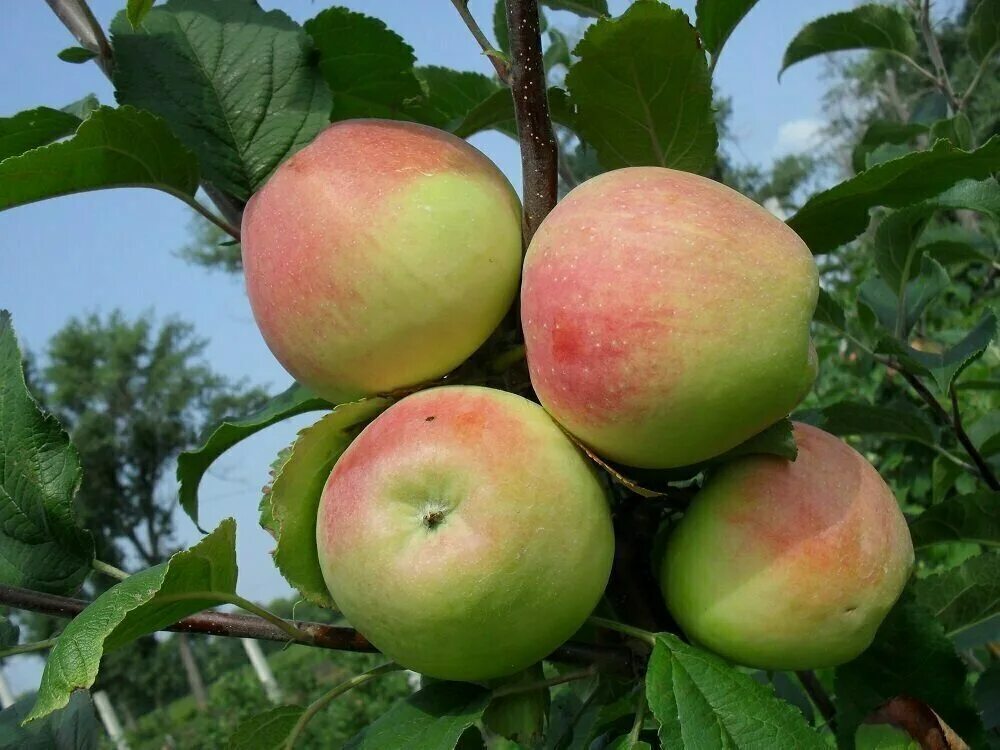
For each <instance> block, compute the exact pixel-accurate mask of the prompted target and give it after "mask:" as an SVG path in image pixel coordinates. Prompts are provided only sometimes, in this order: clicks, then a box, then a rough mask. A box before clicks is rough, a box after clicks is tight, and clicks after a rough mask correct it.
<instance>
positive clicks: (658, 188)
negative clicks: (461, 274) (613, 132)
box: [521, 167, 819, 468]
mask: <svg viewBox="0 0 1000 750" xmlns="http://www.w3.org/2000/svg"><path fill="white" fill-rule="evenodd" d="M817 278H818V277H817V272H816V265H815V262H814V261H813V257H812V255H811V254H810V252H809V249H808V248H807V247H806V246H805V244H804V243H803V242H802V240H801V239H799V237H798V235H796V234H795V233H794V232H793V231H792V230H791V229H789V228H788V227H787V226H786V225H785V224H784V223H783V222H781V221H779V220H778V219H777V218H775V217H774V216H772V215H771V214H770V213H768V212H767V211H766V210H765V209H763V208H761V207H760V206H758V205H757V204H756V203H754V202H753V201H751V200H749V199H748V198H745V197H743V196H742V195H740V194H739V193H737V192H736V191H734V190H731V189H729V188H727V187H726V186H724V185H721V184H720V183H717V182H714V181H712V180H708V179H706V178H704V177H699V176H697V175H693V174H688V173H686V172H678V171H675V170H671V169H664V168H661V167H632V168H627V169H619V170H616V171H613V172H608V173H605V174H603V175H600V176H598V177H595V178H593V179H591V180H588V181H587V182H585V183H583V184H582V185H580V186H579V187H577V188H575V189H574V190H573V191H572V192H570V194H569V195H567V196H566V198H565V199H564V200H563V201H562V202H560V203H559V204H558V205H557V206H556V208H555V209H554V210H553V211H552V213H550V214H549V215H548V216H547V217H546V219H545V220H544V221H543V222H542V225H541V227H540V228H539V229H538V232H537V233H536V234H535V236H534V238H533V239H532V241H531V245H530V247H529V248H528V253H527V256H526V258H525V266H524V280H523V285H522V288H521V319H522V323H523V326H524V335H525V344H526V347H527V357H528V367H529V370H530V374H531V383H532V385H533V386H534V388H535V392H536V393H537V394H538V397H539V399H540V400H541V402H542V405H543V406H545V408H546V409H547V410H548V411H549V413H550V414H552V415H553V416H554V417H555V418H556V420H557V421H558V422H559V423H561V424H562V425H563V426H564V427H565V428H566V429H568V430H569V431H570V432H571V433H573V434H574V435H575V436H576V437H578V438H579V439H580V440H582V441H583V442H584V443H586V444H587V445H588V446H590V447H591V448H592V449H593V450H594V451H595V452H596V453H599V454H600V455H602V456H605V457H607V458H610V459H612V460H614V461H618V462H621V463H624V464H628V465H630V466H638V467H643V468H673V467H677V466H685V465H688V464H693V463H697V462H699V461H703V460H706V459H708V458H712V457H713V456H716V455H719V454H721V453H723V452H725V451H727V450H729V449H730V448H733V447H734V446H736V445H738V444H739V443H741V442H743V441H744V440H746V439H747V438H749V437H751V436H752V435H754V434H756V433H758V432H760V431H761V430H762V429H764V428H765V427H767V426H768V425H770V424H772V423H774V422H775V421H777V420H778V419H780V418H782V417H784V416H785V415H786V414H788V413H789V412H790V411H791V410H792V409H793V408H794V407H795V405H796V404H798V403H799V401H800V400H801V399H802V398H803V397H804V396H805V394H806V393H807V392H808V391H809V389H810V388H811V387H812V382H813V380H814V379H815V376H816V359H815V352H814V351H813V350H812V347H811V343H810V340H809V321H810V320H811V318H812V314H813V310H814V309H815V307H816V299H817V295H818V290H819V287H818V281H817Z"/></svg>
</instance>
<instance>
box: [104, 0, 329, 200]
mask: <svg viewBox="0 0 1000 750" xmlns="http://www.w3.org/2000/svg"><path fill="white" fill-rule="evenodd" d="M111 32H112V37H111V41H112V47H113V49H114V55H115V71H114V84H115V96H117V97H118V101H119V102H121V103H123V104H132V105H134V106H136V107H140V108H142V109H147V110H149V111H150V112H153V113H155V114H157V115H159V116H160V117H162V118H163V119H164V120H166V121H167V123H168V124H169V125H170V129H171V130H172V131H173V132H174V133H175V134H176V135H177V137H178V138H179V139H180V140H181V141H182V142H183V143H184V144H185V145H187V147H188V148H189V149H191V151H193V152H194V153H195V154H196V155H197V156H198V163H199V164H200V165H201V172H202V176H203V177H204V179H205V180H206V181H207V182H209V183H211V184H212V185H214V186H215V187H216V188H218V189H219V190H221V191H223V192H225V193H227V194H229V195H232V196H233V197H235V198H237V199H238V200H240V201H246V200H247V199H248V198H249V197H250V195H251V194H252V193H253V192H254V191H255V190H257V188H259V187H260V186H261V185H262V184H263V183H264V181H265V180H266V179H267V178H268V176H269V175H270V174H271V172H273V171H274V169H275V167H277V166H278V164H280V163H281V162H282V161H283V160H284V159H285V158H286V157H288V156H290V155H291V154H293V153H295V152H296V151H297V150H298V149H300V148H301V147H302V146H304V145H305V144H307V143H308V142H309V141H311V140H312V139H313V136H315V135H316V134H317V133H318V132H319V131H320V130H321V129H322V128H323V126H325V125H326V124H327V122H328V121H329V115H330V91H329V89H328V88H327V85H326V83H325V81H323V79H322V76H321V75H320V73H319V71H318V70H317V69H316V68H315V66H313V65H311V64H310V59H311V57H310V55H311V54H312V49H311V44H310V41H309V38H308V37H307V36H306V35H305V33H304V32H303V31H302V29H300V28H299V26H298V25H297V24H296V23H295V22H294V21H292V20H291V19H290V18H289V17H288V16H286V15H285V14H284V13H281V12H280V11H268V12H265V11H263V10H261V9H260V7H258V5H257V3H255V2H252V0H230V2H225V3H218V2H213V0H169V2H167V3H165V4H163V5H157V6H155V7H154V8H153V9H152V10H150V11H149V13H148V14H147V15H146V17H145V19H144V20H143V22H142V26H141V27H140V28H138V29H133V28H132V26H131V25H130V24H129V22H128V21H127V20H126V17H125V14H124V13H119V14H118V16H117V17H116V18H115V20H114V21H113V22H112V24H111Z"/></svg>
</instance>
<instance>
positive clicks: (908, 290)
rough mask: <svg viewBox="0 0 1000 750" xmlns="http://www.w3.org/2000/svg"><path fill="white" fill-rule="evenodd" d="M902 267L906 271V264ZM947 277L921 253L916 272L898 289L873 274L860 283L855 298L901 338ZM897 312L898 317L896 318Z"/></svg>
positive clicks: (938, 266) (939, 267) (942, 269)
mask: <svg viewBox="0 0 1000 750" xmlns="http://www.w3.org/2000/svg"><path fill="white" fill-rule="evenodd" d="M905 270H906V271H909V267H908V266H907V267H906V269H905ZM950 281H951V279H950V278H949V277H948V272H947V271H945V270H944V267H943V266H942V265H941V264H940V263H938V262H937V261H936V260H934V259H933V258H926V257H925V258H922V259H921V261H920V272H919V273H918V274H916V275H915V276H914V277H913V278H911V279H910V281H908V282H907V283H906V285H905V286H904V287H903V288H902V290H901V292H897V290H895V289H892V288H891V287H890V286H889V285H888V284H887V283H886V282H885V279H883V278H881V277H878V276H876V277H873V278H870V279H866V280H865V281H864V282H863V283H862V284H861V287H860V289H859V292H858V301H859V302H863V303H864V304H866V305H867V306H868V307H869V308H870V309H871V311H872V312H873V313H875V317H876V318H878V321H879V323H880V324H881V325H882V326H883V327H884V328H885V329H886V330H888V331H890V332H892V333H893V335H895V336H896V337H898V338H901V337H903V336H906V335H907V334H908V333H909V332H910V331H911V330H912V329H913V326H915V325H916V324H917V321H918V320H920V317H921V316H922V315H923V314H924V311H925V310H926V309H927V306H928V305H930V303H931V302H933V301H934V299H935V298H936V297H937V296H938V295H939V294H941V292H943V291H944V290H945V289H947V288H948V284H949V283H950ZM901 297H902V301H900V298H901ZM900 313H902V319H900V318H899V315H900Z"/></svg>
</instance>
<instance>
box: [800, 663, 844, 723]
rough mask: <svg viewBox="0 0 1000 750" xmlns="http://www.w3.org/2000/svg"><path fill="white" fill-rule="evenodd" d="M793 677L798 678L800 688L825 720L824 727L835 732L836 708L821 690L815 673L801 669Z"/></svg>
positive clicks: (824, 691)
mask: <svg viewBox="0 0 1000 750" xmlns="http://www.w3.org/2000/svg"><path fill="white" fill-rule="evenodd" d="M795 675H796V676H797V677H798V678H799V682H801V683H802V687H803V688H804V689H805V691H806V693H807V694H808V695H809V698H810V699H811V700H812V702H813V704H814V705H815V706H816V708H818V709H819V712H820V713H821V714H822V715H823V718H824V719H826V725H827V726H828V727H829V728H830V730H831V731H834V732H835V731H836V730H837V708H836V707H835V706H834V705H833V701H832V700H830V696H829V695H827V694H826V690H825V689H824V688H823V685H822V683H821V682H820V681H819V678H818V677H817V676H816V673H815V672H812V671H810V670H806V669H803V670H799V671H797V672H796V673H795Z"/></svg>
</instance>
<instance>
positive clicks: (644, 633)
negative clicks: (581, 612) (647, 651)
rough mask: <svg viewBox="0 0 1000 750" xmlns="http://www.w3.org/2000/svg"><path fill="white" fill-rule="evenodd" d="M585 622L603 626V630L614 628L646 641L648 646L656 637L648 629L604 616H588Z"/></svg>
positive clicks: (652, 643)
mask: <svg viewBox="0 0 1000 750" xmlns="http://www.w3.org/2000/svg"><path fill="white" fill-rule="evenodd" d="M587 622H589V623H590V624H591V625H595V626H597V627H599V628H604V629H605V630H614V631H617V632H619V633H622V634H624V635H628V636H631V637H633V638H637V639H638V640H640V641H643V642H645V643H648V644H649V645H650V646H653V645H655V644H656V637H655V636H654V635H653V634H652V633H650V632H649V631H648V630H643V629H642V628H634V627H632V626H631V625H626V624H625V623H622V622H615V621H614V620H608V619H606V618H604V617H588V618H587Z"/></svg>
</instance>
